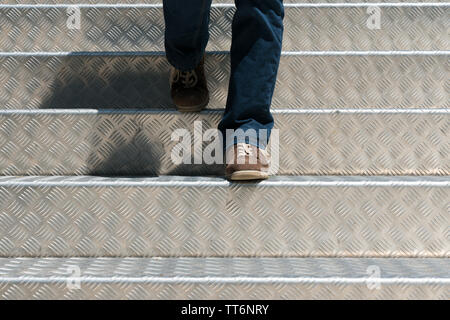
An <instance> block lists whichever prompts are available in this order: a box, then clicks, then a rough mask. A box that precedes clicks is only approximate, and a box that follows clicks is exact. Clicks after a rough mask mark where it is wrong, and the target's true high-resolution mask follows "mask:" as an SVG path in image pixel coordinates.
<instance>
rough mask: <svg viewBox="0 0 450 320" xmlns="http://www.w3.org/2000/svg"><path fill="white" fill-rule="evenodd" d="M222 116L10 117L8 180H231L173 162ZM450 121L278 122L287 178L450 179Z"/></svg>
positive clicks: (5, 116) (349, 118)
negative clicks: (178, 150) (187, 142)
mask: <svg viewBox="0 0 450 320" xmlns="http://www.w3.org/2000/svg"><path fill="white" fill-rule="evenodd" d="M221 116H222V113H221V112H218V111H209V112H203V113H200V114H180V113H178V112H167V111H162V112H155V111H147V112H140V111H136V112H132V111H130V112H128V113H123V111H119V112H116V111H114V110H110V111H101V112H99V113H98V112H96V111H95V110H90V111H89V110H86V111H85V112H84V113H83V111H74V112H71V111H70V110H67V111H66V110H60V111H47V112H44V111H43V110H42V111H38V112H25V113H22V114H20V113H17V112H16V111H11V112H8V111H6V112H3V113H0V174H2V175H223V172H224V169H223V167H222V165H206V164H203V165H202V164H197V165H194V164H180V165H177V164H175V163H174V162H173V161H172V159H171V153H172V152H173V150H174V147H175V146H176V145H177V144H178V143H179V142H178V140H174V141H173V140H172V139H171V135H172V133H173V132H174V131H175V130H176V129H186V130H188V132H189V133H190V136H191V139H192V141H194V140H193V139H194V122H195V121H201V125H202V128H203V132H205V131H206V130H207V129H209V128H216V127H217V124H218V122H219V120H220V118H221ZM449 116H450V110H449V109H440V110H437V111H435V112H432V111H429V110H422V111H417V110H416V111H415V112H413V111H408V112H395V111H380V112H378V110H376V111H375V112H364V111H361V112H341V111H333V110H330V111H328V112H324V111H320V112H308V111H305V112H289V111H285V112H283V111H281V112H276V113H275V122H276V128H277V129H279V137H280V143H279V152H280V155H281V156H280V162H279V171H278V174H280V175H310V174H312V175H316V174H320V175H449V174H450V161H449V159H450V140H449V139H448V137H449V135H450V132H449V131H450V121H449ZM208 141H209V140H208ZM206 144H207V142H205V145H204V147H205V146H206ZM272 153H273V152H272ZM191 163H194V162H193V161H192V162H191Z"/></svg>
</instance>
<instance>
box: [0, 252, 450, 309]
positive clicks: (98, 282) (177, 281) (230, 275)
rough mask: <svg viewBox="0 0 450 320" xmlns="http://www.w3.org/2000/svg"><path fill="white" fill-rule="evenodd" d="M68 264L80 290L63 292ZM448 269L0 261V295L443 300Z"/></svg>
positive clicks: (386, 263) (349, 262)
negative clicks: (374, 272)
mask: <svg viewBox="0 0 450 320" xmlns="http://www.w3.org/2000/svg"><path fill="white" fill-rule="evenodd" d="M74 266H76V267H79V268H80V270H81V279H80V280H81V283H80V284H81V287H80V289H72V290H69V288H68V286H67V282H68V281H67V280H68V279H70V278H69V275H70V274H71V273H70V272H69V270H68V267H74ZM369 266H377V267H378V268H379V270H380V277H381V278H380V279H379V280H380V287H379V289H374V287H373V286H372V284H373V283H372V282H371V281H373V279H371V278H369V277H368V273H367V270H368V269H367V268H368V267H369ZM449 270H450V266H449V260H448V259H336V258H333V259H317V258H316V259H286V258H277V259H271V258H266V259H261V258H258V259H248V258H247V259H245V258H244V259H239V258H231V259H216V258H206V259H198V258H194V259H190V258H180V259H170V258H168V259H167V258H166V259H132V258H126V259H117V258H116V259H111V258H110V259H108V258H101V259H92V258H91V259H76V258H71V259H54V258H53V259H0V298H1V299H189V300H191V299H236V300H246V299H445V300H448V299H449V298H450V294H449V286H450V285H449V278H450V275H449V273H448V271H449ZM185 277H189V279H187V278H185ZM206 277H209V278H208V279H206ZM237 278H239V281H237V280H233V279H237ZM326 278H328V279H329V278H333V279H334V280H327V279H326ZM127 279H132V280H133V282H131V281H126V280H127ZM250 279H251V280H250ZM271 279H272V280H271ZM38 280H39V281H38ZM377 280H378V279H377ZM386 280H387V281H388V282H386ZM167 282H169V283H167ZM419 282H420V285H419V284H418V283H419Z"/></svg>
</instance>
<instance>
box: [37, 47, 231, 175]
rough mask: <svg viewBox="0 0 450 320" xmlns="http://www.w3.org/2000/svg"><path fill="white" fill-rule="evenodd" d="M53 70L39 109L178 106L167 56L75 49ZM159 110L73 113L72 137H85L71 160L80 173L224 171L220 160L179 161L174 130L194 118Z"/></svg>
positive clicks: (159, 173)
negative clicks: (91, 52)
mask: <svg viewBox="0 0 450 320" xmlns="http://www.w3.org/2000/svg"><path fill="white" fill-rule="evenodd" d="M45 64H46V65H52V64H51V63H50V61H46V62H45ZM52 69H53V70H51V71H50V72H49V75H51V77H52V82H51V83H50V84H49V87H50V88H49V89H50V91H49V93H48V94H47V95H48V97H46V98H45V99H44V100H43V102H42V104H41V105H40V108H41V109H97V110H99V111H102V109H120V110H121V111H126V110H130V109H158V110H161V109H167V110H175V107H174V106H173V103H172V101H171V99H170V89H169V70H170V66H169V63H168V62H167V60H166V58H165V56H164V55H143V56H134V55H121V56H104V55H102V56H93V55H87V54H86V55H83V54H73V55H69V56H68V57H64V58H61V59H57V60H55V62H54V64H53V65H52ZM158 114H159V116H158V115H156V114H155V116H149V115H142V114H139V113H133V112H132V113H123V114H122V113H119V114H114V112H113V113H111V112H100V113H99V114H97V115H94V114H93V115H79V116H70V117H71V118H70V119H71V120H68V121H67V122H68V123H71V125H67V127H66V130H67V131H73V132H71V134H69V135H68V136H69V137H70V136H71V135H74V134H76V135H80V136H83V138H82V139H83V140H84V141H83V144H81V143H78V144H76V145H74V146H73V147H74V148H77V150H73V151H74V152H75V154H76V155H77V156H79V157H80V158H79V159H73V160H70V162H71V167H72V168H74V170H75V171H76V173H77V174H88V175H105V176H117V175H119V176H142V175H145V176H157V175H192V176H194V175H195V176H197V175H220V176H221V175H223V173H224V169H223V166H222V165H191V164H189V165H183V164H182V165H175V164H174V163H173V162H172V161H171V157H170V152H171V148H172V146H173V145H174V143H173V142H171V141H170V133H171V130H174V129H175V128H178V127H179V126H183V125H184V126H186V127H189V128H190V127H191V126H192V124H191V120H194V118H192V117H190V116H187V118H186V119H185V120H181V123H179V122H177V123H172V125H170V124H169V123H168V122H170V121H178V120H177V119H176V118H177V117H175V118H173V119H172V118H170V119H172V120H170V119H167V118H165V117H163V116H161V114H160V113H158ZM183 117H184V116H183ZM183 117H182V119H184V118H183ZM191 118H192V119H191ZM210 125H214V126H215V125H216V123H214V124H210ZM78 128H81V129H78ZM76 130H79V131H76ZM77 140H78V139H77ZM68 145H73V144H70V143H68Z"/></svg>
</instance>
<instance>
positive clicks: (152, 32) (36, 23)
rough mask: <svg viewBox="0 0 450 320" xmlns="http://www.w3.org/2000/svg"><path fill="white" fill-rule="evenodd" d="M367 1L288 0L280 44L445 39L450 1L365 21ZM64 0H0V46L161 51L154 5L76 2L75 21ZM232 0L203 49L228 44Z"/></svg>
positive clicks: (381, 47) (218, 11)
mask: <svg viewBox="0 0 450 320" xmlns="http://www.w3.org/2000/svg"><path fill="white" fill-rule="evenodd" d="M368 5H369V4H365V3H359V4H354V5H353V6H332V7H330V6H322V5H319V6H311V4H291V5H287V6H286V14H285V20H284V24H285V30H286V32H285V34H284V38H283V50H285V51H390V50H391V51H402V50H410V51H427V50H428V51H437V50H447V49H448V48H449V46H450V41H449V39H448V37H447V30H448V29H449V28H450V20H449V19H448V15H449V12H450V4H448V3H441V4H439V3H436V4H432V5H431V4H429V5H428V6H424V5H423V4H414V3H411V4H409V5H398V6H391V5H388V4H386V5H383V4H379V5H378V7H379V8H380V16H381V19H382V20H381V24H380V28H379V29H373V28H370V26H368V25H367V20H368V19H369V17H370V15H369V14H368V13H367V9H368ZM68 8H69V6H68V5H66V6H61V5H56V6H55V5H48V6H45V7H43V6H11V5H0V17H1V19H0V30H2V32H1V33H0V51H2V52H11V51H14V52H17V51H19V52H22V51H36V52H42V51H51V52H59V51H62V52H67V51H71V52H74V51H164V19H163V10H162V6H160V5H151V4H148V5H144V4H136V5H128V6H124V5H121V4H110V5H106V4H100V5H93V4H91V5H88V4H85V5H84V6H80V15H81V16H80V17H81V18H80V19H81V20H80V21H81V23H80V29H70V28H69V27H68V26H67V20H68V13H67V9H68ZM234 11H235V7H234V5H233V4H229V5H213V8H212V11H211V26H210V41H209V45H208V47H207V49H208V50H209V51H224V50H228V49H229V48H230V44H231V22H232V18H233V14H234Z"/></svg>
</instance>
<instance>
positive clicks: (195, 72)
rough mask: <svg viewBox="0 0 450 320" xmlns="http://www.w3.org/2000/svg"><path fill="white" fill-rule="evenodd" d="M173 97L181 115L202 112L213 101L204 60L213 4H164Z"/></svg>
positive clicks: (173, 0) (194, 0)
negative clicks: (207, 82)
mask: <svg viewBox="0 0 450 320" xmlns="http://www.w3.org/2000/svg"><path fill="white" fill-rule="evenodd" d="M163 6H164V20H165V49H166V57H167V60H168V61H169V63H170V64H171V65H172V66H173V68H172V70H171V76H170V83H171V96H172V99H173V101H174V103H175V105H176V106H177V107H178V109H179V110H180V111H188V112H190V111H200V110H201V109H202V108H204V107H205V106H206V104H207V103H208V101H209V93H208V88H207V85H206V77H205V75H204V67H203V56H204V52H205V48H206V45H207V43H208V37H209V32H208V24H209V12H210V8H211V0H189V1H186V0H163Z"/></svg>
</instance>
